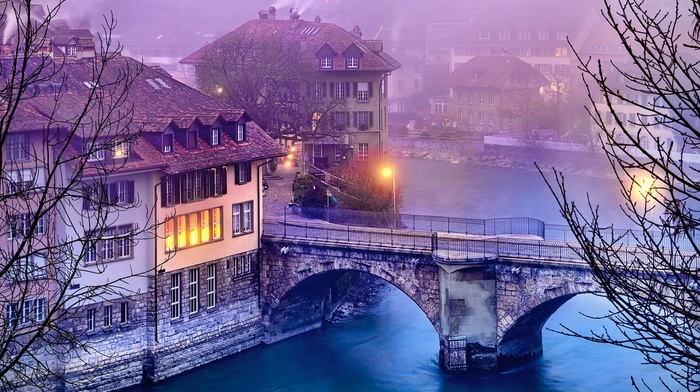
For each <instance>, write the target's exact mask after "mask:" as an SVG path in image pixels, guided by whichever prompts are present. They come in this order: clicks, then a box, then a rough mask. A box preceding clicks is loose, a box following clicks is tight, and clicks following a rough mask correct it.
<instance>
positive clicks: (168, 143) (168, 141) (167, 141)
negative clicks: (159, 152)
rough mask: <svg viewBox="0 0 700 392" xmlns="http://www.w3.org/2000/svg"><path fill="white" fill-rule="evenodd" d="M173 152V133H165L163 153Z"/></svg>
mask: <svg viewBox="0 0 700 392" xmlns="http://www.w3.org/2000/svg"><path fill="white" fill-rule="evenodd" d="M169 152H173V135H172V134H167V135H163V153H165V154H167V153H169Z"/></svg>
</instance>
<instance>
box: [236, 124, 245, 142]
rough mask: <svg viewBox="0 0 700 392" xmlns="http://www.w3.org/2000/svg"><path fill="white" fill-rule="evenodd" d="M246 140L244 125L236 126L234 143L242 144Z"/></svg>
mask: <svg viewBox="0 0 700 392" xmlns="http://www.w3.org/2000/svg"><path fill="white" fill-rule="evenodd" d="M245 140H246V125H245V123H241V124H236V137H235V141H236V142H239V143H240V142H244V141H245Z"/></svg>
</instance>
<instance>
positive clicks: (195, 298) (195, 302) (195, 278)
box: [190, 269, 199, 314]
mask: <svg viewBox="0 0 700 392" xmlns="http://www.w3.org/2000/svg"><path fill="white" fill-rule="evenodd" d="M197 312H199V270H198V269H191V270H190V314H192V313H197Z"/></svg>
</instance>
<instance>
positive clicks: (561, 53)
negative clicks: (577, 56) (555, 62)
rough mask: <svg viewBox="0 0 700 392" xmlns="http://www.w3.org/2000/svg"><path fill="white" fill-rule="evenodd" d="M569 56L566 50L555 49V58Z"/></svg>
mask: <svg viewBox="0 0 700 392" xmlns="http://www.w3.org/2000/svg"><path fill="white" fill-rule="evenodd" d="M568 55H569V53H568V50H567V49H566V48H554V56H556V57H567V56H568Z"/></svg>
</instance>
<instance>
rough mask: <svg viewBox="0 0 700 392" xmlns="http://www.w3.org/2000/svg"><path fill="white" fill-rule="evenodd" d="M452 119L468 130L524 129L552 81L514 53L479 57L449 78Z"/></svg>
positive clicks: (463, 65) (503, 130) (460, 67)
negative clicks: (535, 106) (543, 92)
mask: <svg viewBox="0 0 700 392" xmlns="http://www.w3.org/2000/svg"><path fill="white" fill-rule="evenodd" d="M447 84H448V85H449V87H450V101H449V102H450V106H451V108H450V109H451V113H452V115H453V118H455V119H456V120H457V121H458V123H459V124H461V125H462V127H464V129H467V130H469V131H480V132H485V133H491V132H506V131H513V130H525V128H527V127H528V126H529V125H530V124H529V116H530V114H531V113H530V111H531V110H532V109H531V107H532V106H533V105H534V104H535V103H536V102H538V101H540V100H542V97H541V94H542V90H543V89H544V88H545V87H546V86H548V85H549V81H548V80H547V78H545V77H544V76H543V75H542V73H540V72H539V71H538V70H537V69H535V68H534V67H532V66H531V65H529V64H527V63H525V62H524V61H522V60H520V59H519V58H517V57H513V56H476V57H474V58H472V59H470V60H469V61H467V62H466V63H464V64H461V65H460V66H458V67H457V68H456V69H455V70H454V72H452V74H451V75H450V77H449V79H448V80H447Z"/></svg>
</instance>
